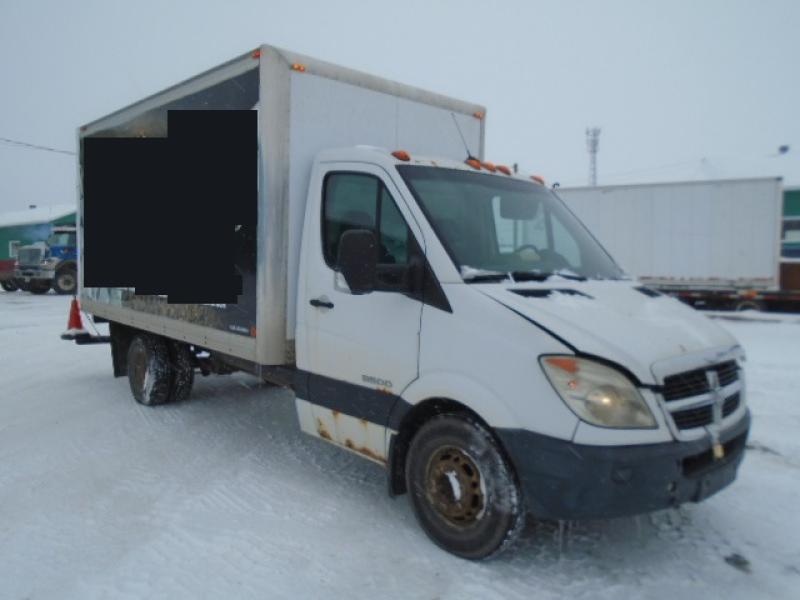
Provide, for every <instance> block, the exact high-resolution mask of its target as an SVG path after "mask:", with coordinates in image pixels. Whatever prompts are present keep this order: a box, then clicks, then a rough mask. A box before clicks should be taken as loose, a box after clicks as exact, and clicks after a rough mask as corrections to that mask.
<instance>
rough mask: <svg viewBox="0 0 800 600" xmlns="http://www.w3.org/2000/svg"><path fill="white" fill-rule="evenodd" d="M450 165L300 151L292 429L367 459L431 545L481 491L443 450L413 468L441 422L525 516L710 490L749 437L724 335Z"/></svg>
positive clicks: (360, 152) (535, 190) (521, 194)
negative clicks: (306, 178) (405, 501)
mask: <svg viewBox="0 0 800 600" xmlns="http://www.w3.org/2000/svg"><path fill="white" fill-rule="evenodd" d="M397 156H400V158H397ZM468 163H471V164H465V163H463V162H458V161H452V160H450V161H448V160H443V159H439V158H426V157H416V156H408V155H407V154H406V153H396V154H395V155H392V154H390V153H389V152H388V151H379V150H369V149H353V150H338V151H329V152H323V153H322V154H321V155H320V156H319V157H318V160H317V162H316V163H315V166H314V169H313V172H312V175H311V180H310V184H309V194H308V200H307V207H306V220H305V226H304V229H303V242H302V253H301V263H300V275H299V283H298V295H297V314H298V319H297V331H296V339H297V360H298V363H297V367H298V371H299V373H300V374H301V384H300V385H298V386H297V388H296V389H297V397H298V400H297V405H298V415H299V420H300V424H301V427H302V429H303V430H304V431H306V432H307V433H309V434H311V435H315V436H317V437H320V438H322V439H325V440H328V441H331V442H333V443H336V444H338V445H340V446H342V447H344V448H347V449H350V450H352V451H355V452H358V453H360V454H362V455H363V456H365V457H367V458H369V459H371V460H374V461H377V462H379V463H382V464H385V465H387V466H388V468H389V471H390V488H391V490H392V492H393V493H403V492H406V491H409V492H411V494H412V501H414V498H416V501H417V502H418V515H422V516H421V517H420V518H421V520H423V523H424V525H425V526H426V528H427V529H428V531H429V533H430V532H431V531H433V532H434V533H433V534H432V537H433V538H434V540H436V541H438V542H439V543H443V544H444V545H446V546H447V547H449V548H450V549H452V547H453V545H456V546H457V545H458V542H456V541H453V540H454V539H455V536H453V531H452V528H453V527H456V526H459V525H462V526H463V525H465V524H467V525H470V524H472V525H474V524H475V523H476V522H477V521H478V520H479V519H480V518H481V512H480V511H481V510H482V507H483V508H485V507H486V502H487V498H486V493H484V494H481V493H478V492H475V490H476V488H475V487H474V486H475V485H476V484H477V486H478V488H477V489H478V490H483V491H484V492H486V489H485V488H486V486H489V487H490V488H491V487H492V486H493V485H495V484H494V483H492V482H490V481H487V480H489V479H491V478H492V477H500V475H497V474H496V473H495V474H491V472H490V471H491V468H492V467H490V466H487V465H486V464H484V465H480V464H479V463H480V460H479V459H478V458H476V457H475V456H473V455H472V453H474V451H472V450H470V449H469V444H466V445H462V446H459V445H458V444H457V443H456V442H455V441H453V442H452V445H451V446H449V451H448V452H449V454H448V455H447V456H446V457H443V456H442V455H441V454H440V455H438V457H437V455H436V454H435V453H428V454H425V455H424V456H425V460H426V461H428V462H427V463H426V464H427V466H425V465H423V466H420V465H419V464H418V463H417V462H415V459H414V457H415V456H416V454H417V453H418V452H424V451H425V450H424V448H423V449H422V450H420V449H419V448H416V447H415V443H414V440H415V437H416V436H418V435H419V432H420V430H421V428H423V427H425V424H429V423H431V422H432V421H433V422H436V419H437V418H441V417H440V415H443V414H444V415H447V414H456V415H460V417H459V418H463V419H466V421H467V422H470V420H473V419H474V421H475V422H477V423H478V424H479V427H485V428H486V429H488V430H489V431H491V435H492V436H493V438H494V440H495V441H496V442H497V445H498V447H499V448H501V451H500V452H499V454H500V455H501V456H503V457H504V458H505V459H506V460H508V463H509V464H510V465H513V467H512V469H513V473H514V476H515V477H516V478H517V480H518V484H519V487H520V494H519V498H522V499H524V500H520V502H523V503H524V504H525V507H526V510H527V511H529V512H530V513H532V514H535V515H537V516H540V517H547V518H553V519H579V518H600V517H609V516H621V515H629V514H637V513H641V512H646V511H651V510H655V509H659V508H666V507H669V506H676V505H679V504H681V503H683V502H686V501H698V500H701V499H703V498H705V497H707V496H709V495H711V494H713V493H714V492H716V491H717V490H719V489H721V488H722V487H724V486H726V485H727V484H728V483H730V482H731V481H732V480H733V478H734V477H735V473H736V469H737V467H738V464H739V461H740V460H741V458H742V455H743V451H744V444H745V439H746V436H747V431H748V428H749V415H748V411H747V408H746V407H745V395H744V385H743V371H742V369H741V364H742V361H743V360H744V353H743V351H742V349H741V347H740V346H739V345H738V344H737V342H736V340H734V339H733V338H732V337H731V336H730V335H729V334H727V333H726V332H725V331H724V330H723V329H722V328H721V327H719V326H718V325H716V324H715V323H713V322H711V321H710V320H709V319H707V318H706V317H704V316H702V315H700V314H698V313H697V312H696V311H694V310H693V309H691V308H688V307H686V306H684V305H683V304H682V303H681V302H679V301H678V300H675V299H673V298H670V297H667V296H665V295H662V294H660V293H658V292H656V291H654V290H651V289H649V288H647V287H644V286H642V285H641V284H640V283H638V282H637V281H635V280H633V279H631V278H629V277H627V276H626V275H625V274H624V273H623V271H622V270H621V269H620V268H619V267H618V266H617V265H616V263H615V262H614V260H613V259H612V258H611V257H610V256H609V255H608V254H607V253H606V251H605V250H604V249H603V248H602V247H601V246H600V244H599V243H598V242H597V241H596V240H595V239H594V238H593V237H592V235H591V234H590V233H589V231H588V230H587V229H586V228H585V227H584V226H583V225H582V224H581V223H580V221H578V219H577V218H576V217H575V216H574V215H572V213H571V212H570V211H569V210H568V209H567V208H566V206H565V205H564V204H563V203H562V202H561V201H560V200H559V199H558V198H557V197H556V196H555V195H554V194H553V193H552V192H551V191H550V190H549V189H548V188H547V187H545V186H544V185H542V184H541V183H539V182H538V181H536V180H531V179H530V178H527V177H521V176H515V175H513V174H510V173H509V172H507V170H506V169H503V170H498V169H497V168H496V167H495V166H494V165H489V164H487V163H480V162H479V161H468ZM449 426H450V427H451V429H452V428H453V427H455V428H456V429H457V426H458V423H455V424H453V423H450V424H449ZM448 431H449V430H446V431H445V433H447V435H450V436H451V437H450V438H448V439H452V440H456V439H458V436H457V435H455V434H454V433H453V431H449V433H448ZM467 439H470V440H471V441H470V442H469V443H471V444H474V445H475V447H477V448H483V446H482V445H481V444H482V442H481V439H480V436H474V437H472V438H469V437H468V438H467ZM459 448H460V450H459ZM430 461H439V462H438V463H436V464H434V465H433V466H431V462H430ZM454 461H455V462H454ZM459 463H460V465H461V466H462V467H464V466H465V465H466V468H467V471H464V469H463V468H459ZM487 471H489V472H487ZM475 473H479V476H478V477H477V479H476V478H475V476H474V474H475ZM470 486H473V487H470ZM472 492H475V493H474V494H472ZM493 493H494V494H498V495H500V496H502V494H500V493H499V492H498V491H497V490H495V491H494V492H493ZM471 494H472V495H471ZM465 498H468V499H470V500H469V502H470V503H472V504H470V505H469V506H465V505H464V499H465ZM516 501H517V496H513V497H509V496H505V502H507V503H513V502H516ZM431 506H434V507H438V513H437V509H433V510H432V512H433V513H434V514H433V515H429V514H427V512H426V511H427V509H429V508H430V507H431ZM470 506H473V509H470ZM475 507H477V508H475ZM442 515H444V517H442ZM440 517H442V518H440ZM442 519H443V521H444V523H445V524H446V525H445V526H440V525H441V523H440V521H442ZM448 527H450V529H448ZM449 536H450V537H449ZM442 540H445V541H444V542H442ZM473 547H474V546H473Z"/></svg>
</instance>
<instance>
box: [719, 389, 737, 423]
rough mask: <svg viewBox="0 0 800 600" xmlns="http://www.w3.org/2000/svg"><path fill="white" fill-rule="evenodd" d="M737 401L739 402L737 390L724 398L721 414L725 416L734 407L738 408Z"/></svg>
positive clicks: (732, 410)
mask: <svg viewBox="0 0 800 600" xmlns="http://www.w3.org/2000/svg"><path fill="white" fill-rule="evenodd" d="M739 402H741V397H740V396H739V392H736V393H735V394H734V395H733V396H728V397H727V398H725V403H724V404H723V405H722V416H723V417H727V416H728V415H729V414H731V413H733V412H735V411H736V409H737V408H739Z"/></svg>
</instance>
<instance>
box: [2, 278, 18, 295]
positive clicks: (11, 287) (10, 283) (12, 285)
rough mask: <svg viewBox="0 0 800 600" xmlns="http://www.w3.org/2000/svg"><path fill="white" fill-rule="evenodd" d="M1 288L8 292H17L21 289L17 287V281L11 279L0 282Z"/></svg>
mask: <svg viewBox="0 0 800 600" xmlns="http://www.w3.org/2000/svg"><path fill="white" fill-rule="evenodd" d="M0 287H2V288H3V289H4V290H5V291H7V292H16V291H17V290H18V289H19V286H18V285H17V280H16V279H14V278H11V279H4V280H3V281H0Z"/></svg>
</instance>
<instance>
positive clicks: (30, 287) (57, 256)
mask: <svg viewBox="0 0 800 600" xmlns="http://www.w3.org/2000/svg"><path fill="white" fill-rule="evenodd" d="M14 278H15V280H16V283H17V285H18V286H19V287H20V288H21V289H23V290H27V291H30V292H31V293H32V294H46V293H47V292H49V291H50V289H51V288H52V289H54V290H55V291H56V293H58V294H75V293H77V290H78V244H77V239H76V230H75V227H72V226H56V227H54V228H53V232H52V233H51V234H50V236H49V237H48V238H47V240H45V241H43V242H34V243H33V244H30V245H27V246H20V247H19V248H17V260H16V263H15V264H14Z"/></svg>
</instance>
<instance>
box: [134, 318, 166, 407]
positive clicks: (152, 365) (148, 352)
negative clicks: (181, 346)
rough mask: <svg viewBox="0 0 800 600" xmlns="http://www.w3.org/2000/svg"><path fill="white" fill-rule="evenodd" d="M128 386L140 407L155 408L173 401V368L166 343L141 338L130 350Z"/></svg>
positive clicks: (151, 336) (136, 338) (138, 337)
mask: <svg viewBox="0 0 800 600" xmlns="http://www.w3.org/2000/svg"><path fill="white" fill-rule="evenodd" d="M128 383H129V384H130V386H131V393H132V394H133V397H134V398H135V399H136V401H137V402H138V403H139V404H144V405H145V406H156V405H158V404H164V403H165V402H168V401H169V399H170V388H171V385H172V368H171V367H170V360H169V350H168V349H167V344H166V342H165V341H164V340H163V339H161V338H160V337H156V336H153V335H148V334H140V335H137V336H136V337H134V338H133V340H131V343H130V346H128Z"/></svg>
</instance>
